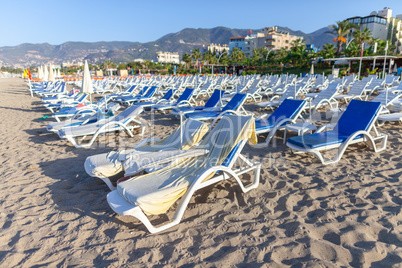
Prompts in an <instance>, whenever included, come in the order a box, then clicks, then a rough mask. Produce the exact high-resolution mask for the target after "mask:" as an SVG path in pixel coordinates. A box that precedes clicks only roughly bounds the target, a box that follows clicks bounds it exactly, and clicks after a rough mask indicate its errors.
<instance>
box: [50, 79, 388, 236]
mask: <svg viewBox="0 0 402 268" xmlns="http://www.w3.org/2000/svg"><path fill="white" fill-rule="evenodd" d="M326 90H327V92H324V93H322V96H327V98H328V99H329V100H331V99H332V98H333V96H334V94H335V92H336V91H337V85H336V84H334V85H333V86H331V87H329V88H328V89H326ZM149 91H150V89H146V90H145V89H144V93H145V92H149ZM193 93H194V90H193V89H191V88H187V89H185V90H184V92H183V93H182V95H181V96H180V97H179V99H178V100H177V101H175V102H168V100H169V99H170V97H171V95H173V94H174V92H173V90H172V91H170V92H169V91H167V92H166V94H168V95H170V96H169V97H166V98H165V96H166V94H165V96H164V97H163V98H162V99H161V100H159V101H151V102H138V103H137V104H136V105H133V106H130V107H128V108H127V109H126V110H124V111H123V112H121V113H120V114H118V115H113V116H111V117H109V118H92V120H94V122H90V121H89V120H90V119H89V118H88V119H85V120H86V122H78V123H77V122H76V121H74V122H72V121H70V122H69V124H70V125H68V126H67V127H66V125H63V126H61V127H60V125H61V124H60V123H58V124H59V125H57V126H56V123H54V125H53V126H51V124H50V126H48V129H49V130H51V129H53V130H55V129H58V130H57V133H58V134H59V136H60V137H62V138H67V139H68V140H70V141H71V142H72V143H73V144H74V145H75V146H76V147H88V146H90V145H91V144H92V143H93V142H94V140H95V139H96V137H97V136H98V135H99V134H101V133H106V132H110V131H127V132H128V133H129V134H130V136H133V134H132V130H133V129H136V128H141V129H142V132H141V134H142V133H143V132H144V129H145V127H146V125H147V124H146V122H144V121H143V120H142V119H141V118H140V117H139V115H140V114H141V113H142V112H143V111H144V109H145V108H147V109H150V110H153V111H160V112H162V113H165V112H166V111H167V110H171V111H172V113H174V114H176V115H183V117H184V118H185V119H186V120H185V122H184V123H183V124H182V125H181V127H180V128H179V129H177V130H175V131H174V132H173V133H172V134H171V135H169V136H168V137H166V138H165V139H163V140H157V139H154V138H151V139H147V140H144V141H142V142H140V143H139V144H137V145H136V146H135V147H134V148H133V149H130V150H125V151H120V152H117V151H112V152H109V153H106V154H101V155H94V156H90V157H88V158H87V159H86V161H85V164H84V166H85V170H86V172H87V173H88V174H89V175H90V176H92V177H97V178H100V179H102V180H103V181H104V182H105V183H106V184H107V186H108V187H109V188H110V189H111V190H112V191H111V192H110V193H109V194H108V196H107V201H108V203H109V205H110V207H111V208H112V209H113V210H114V211H115V212H117V213H118V214H120V215H131V216H134V217H136V218H138V219H139V220H140V221H141V222H143V224H144V225H145V226H146V227H147V229H148V230H149V231H150V232H151V233H156V232H160V231H163V230H166V229H168V228H170V227H172V226H174V225H177V224H178V223H179V222H180V220H181V218H182V216H183V214H184V212H185V209H186V207H187V204H188V202H189V201H190V198H191V197H192V195H193V194H194V192H195V191H197V190H199V189H201V188H204V187H207V186H210V185H212V184H214V183H217V182H219V181H222V180H226V179H231V178H234V179H235V180H236V182H237V183H238V184H239V186H240V188H241V190H242V191H243V192H247V191H249V190H251V189H254V188H256V187H258V184H259V178H260V169H261V164H260V163H259V162H254V161H251V160H249V159H247V158H246V157H245V156H243V155H241V151H242V148H243V147H244V146H245V144H246V143H247V142H248V143H249V144H250V145H251V146H254V147H255V148H267V146H269V143H270V141H271V140H272V138H273V137H274V135H275V133H276V132H277V131H278V130H281V129H283V128H285V127H286V126H287V125H288V124H292V123H295V122H296V120H297V119H298V118H300V115H301V113H302V112H303V111H304V110H306V108H307V107H308V106H310V108H311V107H316V108H317V107H318V106H319V105H320V104H321V103H322V102H323V100H324V99H325V98H324V97H321V98H319V99H316V101H315V102H314V103H313V104H312V102H311V101H310V102H308V101H306V100H297V99H287V98H285V99H283V100H282V101H281V102H280V103H278V105H279V106H278V108H276V109H275V110H274V112H273V113H272V114H271V115H269V116H268V115H267V116H265V117H260V118H257V119H254V117H253V116H250V115H247V114H246V112H245V110H244V109H242V106H243V104H244V102H245V101H246V99H247V94H243V93H237V94H234V95H233V96H232V98H231V99H230V101H229V102H228V103H227V104H226V105H225V106H223V107H222V108H219V109H218V108H216V105H217V104H218V103H219V102H221V99H222V96H223V93H224V91H221V90H215V91H214V92H213V94H212V96H211V97H210V99H209V100H208V101H207V102H206V103H205V105H204V106H196V107H194V106H193V107H183V106H181V105H182V104H189V102H190V99H191V96H192V94H193ZM379 97H380V96H379ZM388 97H391V98H393V96H392V95H391V96H388V95H387V98H388ZM136 98H140V97H139V96H137V97H130V101H133V102H135V99H136ZM163 99H164V100H163ZM127 101H128V99H127V98H122V99H121V100H120V103H121V104H131V103H130V102H127ZM328 103H329V105H330V106H331V107H332V105H331V101H328ZM114 105H116V104H114ZM384 106H385V105H384V104H383V103H382V102H381V101H379V102H377V101H375V100H374V101H371V102H367V101H361V100H356V99H352V100H351V101H350V103H349V105H348V107H347V108H346V110H345V111H344V113H343V114H342V116H341V117H340V119H339V121H338V123H337V125H336V126H335V127H333V128H332V130H329V131H325V130H327V129H328V128H329V126H324V127H322V128H320V129H318V130H317V131H316V132H315V133H314V134H310V135H304V136H297V137H292V138H289V139H288V140H287V143H286V144H287V146H288V147H289V148H290V149H291V150H292V151H293V152H295V153H311V154H313V155H315V156H316V157H317V158H318V159H319V160H320V161H321V162H322V163H323V164H325V165H327V164H332V163H336V162H338V161H340V159H341V157H342V155H343V154H344V152H345V151H346V149H347V148H348V146H349V145H351V144H355V143H360V142H364V143H366V144H367V145H368V146H369V147H370V148H372V149H373V150H374V151H375V152H379V151H381V150H384V149H385V148H386V143H387V135H385V134H382V133H379V132H378V130H377V129H376V126H375V124H376V122H377V120H378V119H379V116H380V115H381V113H382V110H383V108H384ZM73 120H77V119H73ZM205 121H212V123H210V124H207V123H205ZM73 123H77V124H81V126H79V127H77V126H73V125H72V124H73ZM51 131H52V130H51ZM54 132H56V131H54ZM265 133H268V135H267V137H266V139H265V141H264V142H261V143H259V144H258V143H257V135H259V134H265ZM141 134H140V135H141ZM90 135H92V139H91V140H90V142H89V143H87V144H82V143H81V144H79V143H78V142H77V141H76V138H78V137H83V138H85V137H86V136H90ZM331 149H336V150H337V152H336V154H335V157H334V158H332V159H327V158H325V157H324V156H323V154H322V152H323V151H328V150H331ZM143 171H146V174H143V173H144V172H143ZM121 172H124V177H123V178H121V179H120V180H118V181H117V185H116V184H114V183H112V181H111V180H110V177H113V176H116V175H118V174H120V173H121ZM248 172H253V173H254V176H253V179H252V181H251V183H249V184H248V185H244V184H243V182H242V181H241V175H242V174H244V173H248ZM139 174H143V175H139ZM178 200H180V201H179V204H178V206H177V207H176V209H175V214H174V217H173V219H172V220H171V221H169V222H167V223H164V224H162V225H159V226H154V225H153V224H152V223H151V222H150V221H149V219H148V216H149V215H159V214H162V213H165V212H166V211H167V210H168V209H170V207H171V206H172V205H173V204H175V203H176V202H177V201H178Z"/></svg>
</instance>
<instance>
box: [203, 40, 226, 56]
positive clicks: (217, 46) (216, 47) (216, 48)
mask: <svg viewBox="0 0 402 268" xmlns="http://www.w3.org/2000/svg"><path fill="white" fill-rule="evenodd" d="M207 51H210V52H211V53H214V51H215V53H216V54H221V53H223V51H226V52H229V47H228V45H226V44H223V45H221V44H213V43H212V44H209V45H208V46H205V45H202V51H201V52H202V53H205V52H207Z"/></svg>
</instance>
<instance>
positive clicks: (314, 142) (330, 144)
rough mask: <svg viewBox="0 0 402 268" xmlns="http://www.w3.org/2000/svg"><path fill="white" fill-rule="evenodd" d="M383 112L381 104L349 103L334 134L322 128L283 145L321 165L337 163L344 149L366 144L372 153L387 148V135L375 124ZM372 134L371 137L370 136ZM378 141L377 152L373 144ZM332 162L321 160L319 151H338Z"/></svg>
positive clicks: (354, 101) (291, 139) (322, 158)
mask: <svg viewBox="0 0 402 268" xmlns="http://www.w3.org/2000/svg"><path fill="white" fill-rule="evenodd" d="M381 109H382V105H381V103H380V102H367V101H360V100H352V101H351V102H350V104H349V105H348V107H347V108H346V111H345V112H344V113H343V114H342V116H341V117H340V119H339V121H338V123H337V125H336V126H335V127H334V129H333V130H330V131H324V132H323V130H325V129H326V128H328V126H323V127H321V128H320V129H318V130H317V131H316V132H315V133H314V134H309V135H304V136H297V137H292V138H289V139H288V141H287V143H286V145H287V146H288V147H289V148H290V149H291V150H292V151H294V152H302V153H303V152H305V153H312V154H313V155H315V156H316V157H317V158H318V159H319V160H320V161H321V163H323V164H324V165H328V164H333V163H336V162H339V160H340V159H341V157H342V155H343V154H344V152H345V150H346V149H347V147H348V146H349V145H351V144H355V143H359V142H365V143H366V144H367V145H368V146H369V147H371V148H372V149H373V150H374V151H375V152H380V151H382V150H384V149H385V148H386V145H387V138H388V135H386V134H381V133H378V131H377V129H376V127H375V122H376V120H377V118H378V115H379V114H380V112H381ZM371 131H373V132H374V135H371V134H370V132H371ZM376 141H381V145H380V147H379V148H377V147H376V144H375V142H376ZM337 148H338V151H337V153H336V155H335V157H334V158H333V159H326V158H324V157H323V155H322V153H321V151H325V150H331V149H337Z"/></svg>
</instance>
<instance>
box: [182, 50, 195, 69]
mask: <svg viewBox="0 0 402 268" xmlns="http://www.w3.org/2000/svg"><path fill="white" fill-rule="evenodd" d="M181 59H182V61H184V62H185V63H186V69H187V70H188V69H189V68H190V63H191V62H192V61H193V60H192V59H191V56H190V55H189V54H188V53H184V54H183V56H182V58H181Z"/></svg>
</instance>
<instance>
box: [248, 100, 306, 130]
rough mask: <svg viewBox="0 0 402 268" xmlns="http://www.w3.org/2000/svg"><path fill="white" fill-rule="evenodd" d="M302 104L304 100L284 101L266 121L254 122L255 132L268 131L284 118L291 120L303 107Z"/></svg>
mask: <svg viewBox="0 0 402 268" xmlns="http://www.w3.org/2000/svg"><path fill="white" fill-rule="evenodd" d="M304 103H305V101H304V100H292V99H286V100H284V101H283V102H282V103H281V105H279V107H278V108H276V110H275V111H274V112H273V113H272V114H271V115H270V116H269V117H268V118H267V119H262V120H255V130H256V131H257V132H262V131H264V130H266V131H268V130H270V129H271V128H273V127H274V126H275V125H276V124H277V123H278V122H279V121H282V120H283V119H286V118H293V117H294V116H295V115H296V114H297V113H298V112H299V111H300V109H301V108H302V107H303V106H304Z"/></svg>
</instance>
